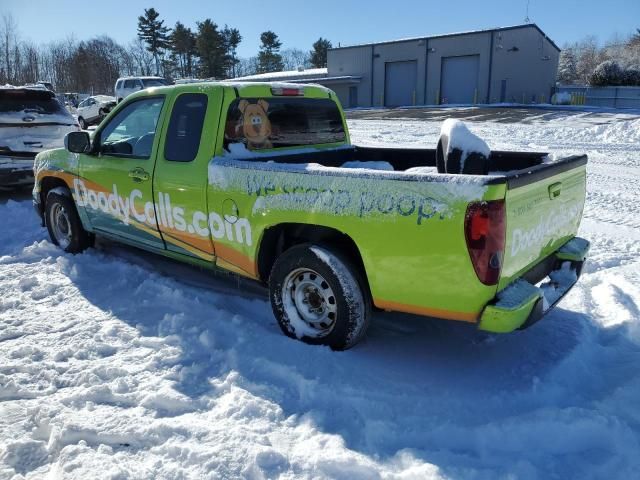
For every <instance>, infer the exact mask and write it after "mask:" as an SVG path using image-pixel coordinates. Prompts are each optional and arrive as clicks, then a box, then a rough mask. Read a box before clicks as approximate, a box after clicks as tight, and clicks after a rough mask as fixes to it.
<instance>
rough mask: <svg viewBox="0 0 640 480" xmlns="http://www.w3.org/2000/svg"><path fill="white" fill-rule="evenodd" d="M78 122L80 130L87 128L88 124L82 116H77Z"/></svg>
mask: <svg viewBox="0 0 640 480" xmlns="http://www.w3.org/2000/svg"><path fill="white" fill-rule="evenodd" d="M78 123H79V124H80V128H81V129H82V130H86V129H87V126H88V125H87V122H86V121H85V119H84V118H82V117H78Z"/></svg>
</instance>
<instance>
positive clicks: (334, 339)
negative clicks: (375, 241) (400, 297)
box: [269, 244, 371, 350]
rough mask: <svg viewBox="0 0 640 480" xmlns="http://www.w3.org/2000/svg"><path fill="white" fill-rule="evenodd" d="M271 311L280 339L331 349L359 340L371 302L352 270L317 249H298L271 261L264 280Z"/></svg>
mask: <svg viewBox="0 0 640 480" xmlns="http://www.w3.org/2000/svg"><path fill="white" fill-rule="evenodd" d="M269 292H270V298H271V307H272V308H273V313H274V315H275V317H276V319H277V320H278V324H279V325H280V328H281V329H282V331H283V332H284V334H285V335H287V336H289V337H291V338H297V339H299V340H302V341H303V342H305V343H310V344H312V345H328V346H329V347H331V348H332V349H333V350H346V349H348V348H351V347H353V346H354V345H355V344H356V343H358V342H359V341H360V340H361V339H362V338H363V337H364V335H365V333H366V331H367V327H368V326H369V318H370V316H371V300H370V299H369V295H368V291H367V289H366V287H365V286H364V282H363V281H362V280H361V277H360V275H359V273H358V271H357V270H356V269H355V268H353V267H352V266H351V265H350V264H349V262H347V261H345V260H344V259H342V258H341V257H340V256H339V255H336V254H334V253H332V252H330V251H329V250H327V249H325V248H323V247H319V246H317V245H310V244H304V245H298V246H295V247H293V248H291V249H289V250H287V251H285V252H284V253H283V254H282V255H281V256H280V257H278V259H277V260H276V263H275V265H274V266H273V269H272V270H271V275H270V276H269Z"/></svg>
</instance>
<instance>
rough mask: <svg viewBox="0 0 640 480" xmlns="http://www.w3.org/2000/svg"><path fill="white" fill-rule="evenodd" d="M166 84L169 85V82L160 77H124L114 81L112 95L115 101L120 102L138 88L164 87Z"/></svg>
mask: <svg viewBox="0 0 640 480" xmlns="http://www.w3.org/2000/svg"><path fill="white" fill-rule="evenodd" d="M166 85H169V82H168V81H167V80H166V79H164V78H162V77H124V78H119V79H118V80H117V81H116V85H115V88H114V95H115V97H116V101H117V102H118V103H120V102H121V101H122V100H124V99H125V98H127V96H128V95H131V94H132V93H134V92H137V91H138V90H143V89H145V88H149V87H164V86H166Z"/></svg>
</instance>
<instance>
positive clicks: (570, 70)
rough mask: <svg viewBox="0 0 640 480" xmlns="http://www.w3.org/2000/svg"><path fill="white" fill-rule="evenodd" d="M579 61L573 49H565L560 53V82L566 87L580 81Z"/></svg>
mask: <svg viewBox="0 0 640 480" xmlns="http://www.w3.org/2000/svg"><path fill="white" fill-rule="evenodd" d="M577 65H578V61H577V59H576V52H575V50H574V49H573V47H565V48H564V49H563V50H562V52H560V61H559V62H558V81H559V82H560V83H563V84H565V85H570V84H572V83H575V82H576V80H578V67H577Z"/></svg>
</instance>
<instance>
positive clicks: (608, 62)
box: [558, 29, 640, 86]
mask: <svg viewBox="0 0 640 480" xmlns="http://www.w3.org/2000/svg"><path fill="white" fill-rule="evenodd" d="M558 82H560V83H561V84H563V85H593V86H606V85H615V86H618V85H622V86H632V85H635V86H640V29H637V30H636V32H635V33H633V34H631V35H628V36H620V35H616V36H615V37H614V38H612V39H611V40H609V41H608V42H606V43H605V44H604V45H603V46H600V45H599V44H598V41H597V39H596V37H594V36H588V37H586V38H584V39H582V40H580V41H578V42H574V43H570V44H566V45H565V46H564V48H563V49H562V52H561V53H560V62H559V65H558Z"/></svg>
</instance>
